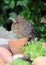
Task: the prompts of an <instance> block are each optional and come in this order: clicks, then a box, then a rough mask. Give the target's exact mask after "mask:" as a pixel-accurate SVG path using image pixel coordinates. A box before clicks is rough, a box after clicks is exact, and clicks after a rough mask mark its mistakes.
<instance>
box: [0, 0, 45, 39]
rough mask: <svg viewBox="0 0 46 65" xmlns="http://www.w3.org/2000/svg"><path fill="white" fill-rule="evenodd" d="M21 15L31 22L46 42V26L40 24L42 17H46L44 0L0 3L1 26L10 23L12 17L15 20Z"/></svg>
mask: <svg viewBox="0 0 46 65" xmlns="http://www.w3.org/2000/svg"><path fill="white" fill-rule="evenodd" d="M19 14H20V15H21V16H24V18H26V19H27V20H29V21H30V22H31V23H32V24H33V25H34V27H35V29H36V30H37V32H38V34H39V36H40V37H41V38H42V39H45V40H46V26H45V25H42V23H41V22H40V21H41V17H44V16H46V2H45V1H44V0H37V1H36V0H1V1H0V25H4V24H5V23H7V22H9V18H10V17H12V18H14V17H16V16H17V15H19ZM43 23H44V21H43Z"/></svg>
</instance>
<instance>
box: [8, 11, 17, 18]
mask: <svg viewBox="0 0 46 65" xmlns="http://www.w3.org/2000/svg"><path fill="white" fill-rule="evenodd" d="M16 16H17V14H16V13H15V12H11V13H10V14H9V17H10V18H15V17H16Z"/></svg>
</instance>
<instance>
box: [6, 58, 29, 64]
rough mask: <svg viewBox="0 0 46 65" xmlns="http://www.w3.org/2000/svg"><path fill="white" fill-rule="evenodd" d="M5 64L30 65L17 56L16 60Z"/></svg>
mask: <svg viewBox="0 0 46 65" xmlns="http://www.w3.org/2000/svg"><path fill="white" fill-rule="evenodd" d="M6 65H30V64H29V63H28V62H27V61H25V60H22V59H20V58H18V59H16V60H14V61H12V63H11V64H6Z"/></svg>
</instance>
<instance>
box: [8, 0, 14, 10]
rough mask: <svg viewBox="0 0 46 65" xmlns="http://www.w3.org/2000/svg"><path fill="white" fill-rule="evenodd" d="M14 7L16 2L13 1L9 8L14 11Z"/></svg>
mask: <svg viewBox="0 0 46 65" xmlns="http://www.w3.org/2000/svg"><path fill="white" fill-rule="evenodd" d="M14 6H15V2H14V0H12V1H11V2H10V4H9V7H10V8H11V9H13V8H14Z"/></svg>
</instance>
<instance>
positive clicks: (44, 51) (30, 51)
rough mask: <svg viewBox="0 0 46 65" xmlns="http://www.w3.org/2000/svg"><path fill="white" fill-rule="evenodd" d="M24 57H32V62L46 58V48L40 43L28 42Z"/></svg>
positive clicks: (24, 48)
mask: <svg viewBox="0 0 46 65" xmlns="http://www.w3.org/2000/svg"><path fill="white" fill-rule="evenodd" d="M22 50H23V51H24V56H28V55H30V60H32V61H33V60H34V59H35V58H36V57H38V56H46V48H45V47H43V46H42V45H41V42H40V41H32V42H28V45H26V46H24V47H23V48H22Z"/></svg>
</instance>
